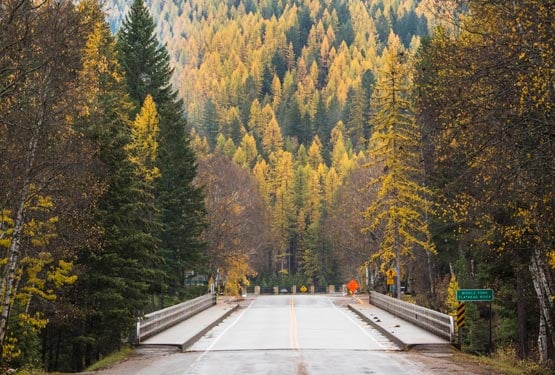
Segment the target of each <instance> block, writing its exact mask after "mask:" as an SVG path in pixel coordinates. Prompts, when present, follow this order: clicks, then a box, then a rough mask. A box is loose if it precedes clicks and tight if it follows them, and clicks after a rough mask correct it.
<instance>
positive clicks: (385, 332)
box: [347, 304, 411, 351]
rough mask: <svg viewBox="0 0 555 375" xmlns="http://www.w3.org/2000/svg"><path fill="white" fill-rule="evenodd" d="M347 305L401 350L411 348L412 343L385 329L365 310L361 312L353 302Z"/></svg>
mask: <svg viewBox="0 0 555 375" xmlns="http://www.w3.org/2000/svg"><path fill="white" fill-rule="evenodd" d="M347 307H349V310H351V311H353V312H354V313H355V314H357V315H358V316H359V317H360V318H361V319H362V320H364V321H365V322H366V323H368V324H370V325H371V326H372V327H374V328H375V329H377V330H378V331H380V333H381V334H382V335H384V336H385V337H387V338H388V339H389V340H391V341H393V342H394V343H395V345H397V346H398V347H399V348H400V349H401V350H404V351H407V350H409V349H410V347H411V345H408V344H406V343H405V342H403V341H401V340H400V339H399V338H398V337H397V336H395V335H393V334H392V333H391V332H389V331H388V330H387V329H385V328H384V327H382V326H381V325H379V324H376V322H374V321H373V320H372V319H370V318H369V317H368V316H366V315H364V313H363V312H361V311H360V310H358V309H356V308H354V307H353V306H351V304H348V305H347Z"/></svg>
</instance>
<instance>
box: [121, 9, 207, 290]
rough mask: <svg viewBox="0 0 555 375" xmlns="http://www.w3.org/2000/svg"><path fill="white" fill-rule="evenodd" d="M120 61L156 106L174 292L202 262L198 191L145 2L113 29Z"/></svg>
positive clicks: (163, 235)
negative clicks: (120, 25)
mask: <svg viewBox="0 0 555 375" xmlns="http://www.w3.org/2000/svg"><path fill="white" fill-rule="evenodd" d="M118 49H119V51H120V61H121V64H122V66H123V68H124V70H125V76H126V81H127V85H128V88H129V92H130V94H131V97H132V98H133V99H134V100H135V101H138V102H142V101H143V100H144V98H145V97H146V96H147V95H148V94H150V95H152V97H153V99H154V102H155V103H156V105H157V106H158V113H159V115H160V132H159V136H158V147H159V152H158V159H157V162H156V166H157V167H158V169H159V170H160V178H159V179H157V181H156V186H155V187H156V202H157V208H158V210H159V215H160V222H161V224H162V226H163V229H162V231H161V232H160V235H159V239H160V241H161V242H160V250H161V256H163V257H164V258H165V259H166V265H167V272H168V277H169V283H170V292H175V291H179V289H180V287H181V286H182V285H183V281H184V277H185V271H187V270H190V269H198V268H199V267H201V266H202V264H203V260H202V258H203V249H204V244H203V243H202V242H201V241H200V240H199V236H200V234H201V232H202V230H203V228H204V225H205V224H204V216H205V209H204V202H203V194H202V190H201V189H200V188H198V187H197V186H195V184H194V179H195V177H196V175H197V166H196V161H195V155H194V153H193V151H192V149H191V145H190V140H189V137H188V135H187V134H186V131H185V126H186V123H185V116H184V113H183V102H182V100H180V99H178V97H177V92H176V91H175V90H174V89H173V88H172V87H171V83H170V79H171V75H172V73H173V70H172V69H171V68H170V65H169V56H168V52H167V51H166V48H165V47H164V46H159V45H158V42H157V40H156V37H155V33H154V22H153V19H152V17H151V16H150V14H149V12H148V10H147V8H146V6H145V4H144V2H143V1H142V0H135V1H134V2H133V5H132V6H131V9H130V12H129V14H128V15H127V17H126V18H125V20H124V22H123V24H122V27H121V29H120V31H119V34H118Z"/></svg>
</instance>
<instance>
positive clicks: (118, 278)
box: [72, 1, 158, 370]
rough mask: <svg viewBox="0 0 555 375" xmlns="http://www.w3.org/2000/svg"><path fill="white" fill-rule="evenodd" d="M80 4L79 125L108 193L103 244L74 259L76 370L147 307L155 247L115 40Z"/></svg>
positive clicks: (101, 222)
mask: <svg viewBox="0 0 555 375" xmlns="http://www.w3.org/2000/svg"><path fill="white" fill-rule="evenodd" d="M80 6H81V12H82V14H83V17H84V20H85V24H86V25H85V26H86V27H88V28H90V29H89V36H88V40H87V44H86V47H85V49H84V51H83V68H82V70H81V71H80V72H79V82H80V84H81V86H82V87H83V92H84V95H85V103H86V105H85V107H84V108H83V110H82V111H81V112H82V113H81V116H79V117H78V118H77V119H76V123H77V124H78V125H79V126H80V127H82V128H84V129H86V135H87V137H89V138H90V139H91V140H92V141H94V142H95V143H96V144H97V147H98V157H99V159H100V162H101V163H102V166H101V168H99V171H98V177H99V178H100V179H101V180H102V182H103V184H104V186H105V190H104V193H103V195H102V196H101V197H100V198H99V201H98V204H97V209H96V212H95V218H96V222H97V224H96V226H97V228H98V231H99V233H100V236H101V243H100V246H98V247H88V246H86V245H88V244H85V246H86V247H85V248H84V249H83V251H82V252H81V253H80V254H79V257H78V259H77V264H78V265H79V266H80V267H81V268H83V269H84V270H85V271H84V272H83V273H82V274H81V275H80V277H79V279H78V282H77V284H76V285H75V289H74V291H73V293H72V295H73V298H74V301H75V304H76V305H77V306H80V308H81V311H80V313H81V314H82V316H83V319H82V320H81V321H80V323H81V325H77V331H76V332H75V336H77V337H78V341H79V343H80V344H76V345H75V346H74V354H73V355H74V357H75V358H74V361H75V363H77V364H79V365H76V366H75V368H74V369H75V370H80V369H81V368H80V367H81V365H82V364H89V363H91V362H93V361H95V360H96V359H98V357H99V356H100V355H104V354H107V353H110V352H111V351H113V350H115V349H117V348H119V346H120V345H121V337H122V336H125V335H127V334H128V333H129V329H130V328H131V327H132V325H133V323H134V321H135V319H136V316H137V313H138V312H139V311H141V310H143V309H144V307H145V305H146V303H147V301H148V289H149V286H150V284H151V281H152V280H153V272H152V266H153V265H154V264H155V262H156V257H155V255H156V248H157V243H158V241H157V240H156V238H154V237H153V236H152V232H153V223H152V221H151V220H149V216H150V213H151V212H152V211H151V210H152V207H153V201H152V196H151V192H150V191H149V190H148V189H145V185H144V182H145V181H144V179H143V178H142V176H140V173H139V171H138V168H137V167H136V165H134V163H133V162H132V160H131V158H130V157H129V154H128V152H127V150H126V149H127V148H128V147H129V144H130V142H131V120H130V116H131V113H132V112H133V111H134V107H133V105H132V103H131V100H130V98H129V96H128V94H127V93H126V88H125V86H124V85H123V80H122V78H123V73H122V71H121V68H120V66H119V64H118V62H117V57H116V56H117V53H116V49H115V41H114V38H113V37H112V35H111V32H110V29H109V26H108V24H106V23H105V22H104V19H103V13H102V11H101V10H100V8H99V7H98V4H97V2H96V1H84V2H82V3H81V5H80ZM149 197H150V198H149ZM149 202H150V203H149ZM145 203H146V204H145Z"/></svg>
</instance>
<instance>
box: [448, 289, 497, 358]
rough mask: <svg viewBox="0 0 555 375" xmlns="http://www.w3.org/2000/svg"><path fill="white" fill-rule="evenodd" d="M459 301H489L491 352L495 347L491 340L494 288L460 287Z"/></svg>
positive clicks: (458, 291) (458, 292)
mask: <svg viewBox="0 0 555 375" xmlns="http://www.w3.org/2000/svg"><path fill="white" fill-rule="evenodd" d="M457 301H459V302H467V301H474V302H489V354H491V351H492V349H493V348H492V346H493V345H492V342H491V320H492V313H491V304H492V302H493V289H458V290H457ZM459 306H460V305H459ZM463 314H464V312H463ZM463 324H464V316H463ZM457 326H458V309H457Z"/></svg>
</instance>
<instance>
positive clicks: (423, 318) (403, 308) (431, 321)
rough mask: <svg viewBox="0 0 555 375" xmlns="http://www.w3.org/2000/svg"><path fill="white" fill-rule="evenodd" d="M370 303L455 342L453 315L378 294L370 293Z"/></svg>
mask: <svg viewBox="0 0 555 375" xmlns="http://www.w3.org/2000/svg"><path fill="white" fill-rule="evenodd" d="M370 303H371V304H372V305H374V306H376V307H379V308H380V309H382V310H385V311H387V312H389V313H391V314H393V315H396V316H398V317H399V318H401V319H404V320H406V321H408V322H411V323H413V324H416V325H417V326H419V327H421V328H424V329H425V330H427V331H429V332H432V333H434V334H436V335H438V336H440V337H444V338H446V339H447V340H449V341H450V342H451V343H453V342H454V340H455V324H454V320H453V317H452V316H451V315H447V314H443V313H440V312H437V311H435V310H431V309H427V308H425V307H422V306H418V305H414V304H412V303H408V302H405V301H400V300H398V299H396V298H391V297H388V296H385V295H383V294H380V293H377V292H370Z"/></svg>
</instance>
